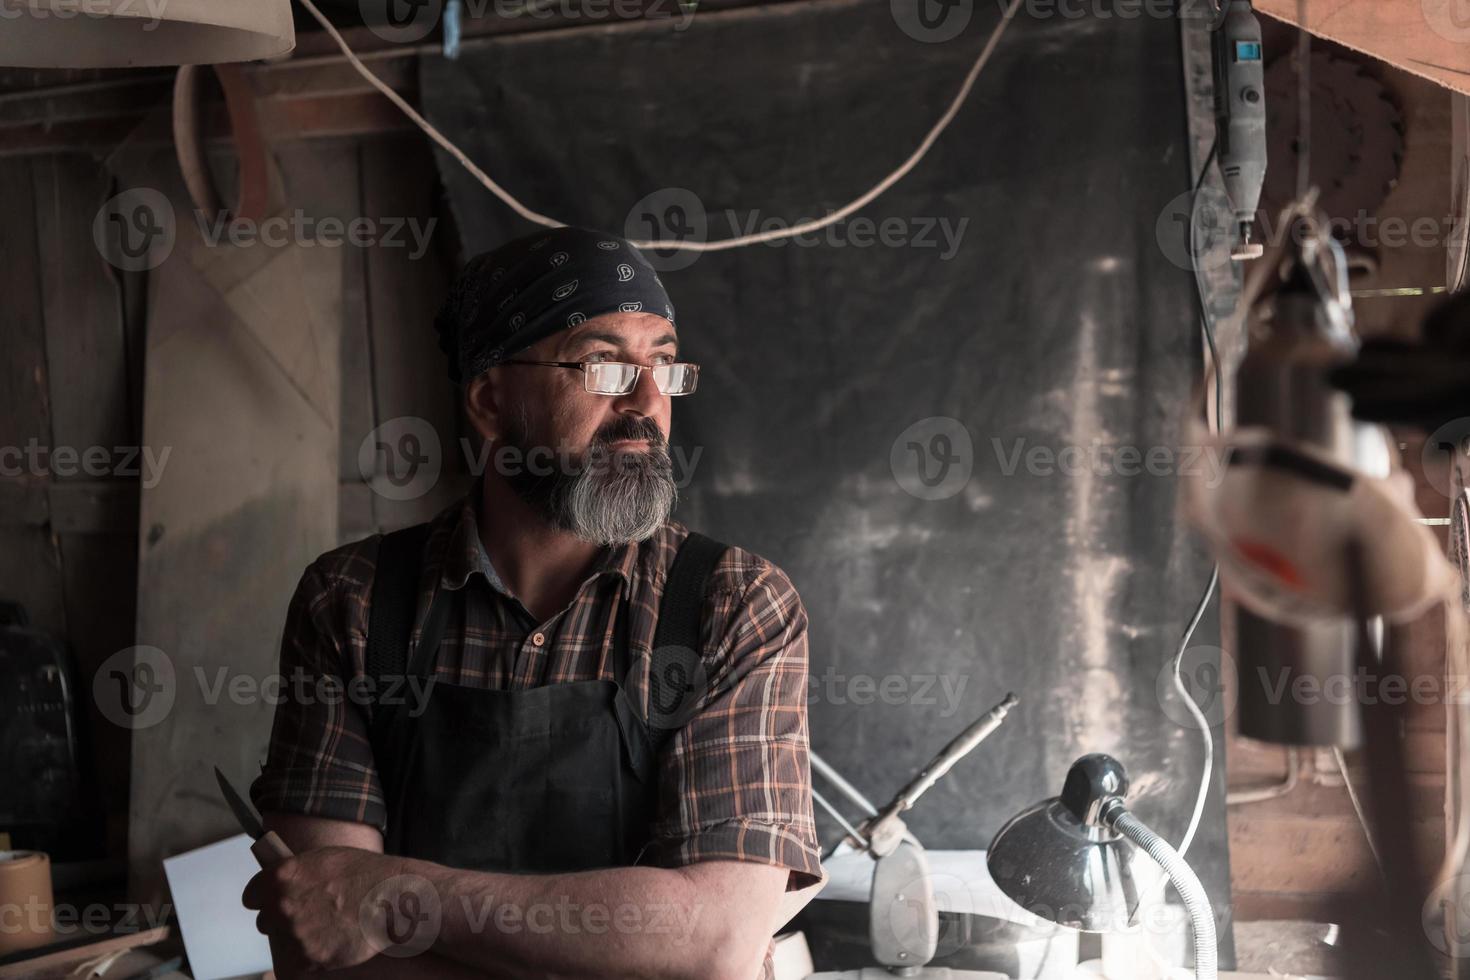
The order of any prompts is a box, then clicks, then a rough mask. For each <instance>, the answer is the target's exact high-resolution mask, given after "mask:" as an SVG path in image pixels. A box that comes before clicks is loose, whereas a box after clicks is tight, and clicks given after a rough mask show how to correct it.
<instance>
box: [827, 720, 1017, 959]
mask: <svg viewBox="0 0 1470 980" xmlns="http://www.w3.org/2000/svg"><path fill="white" fill-rule="evenodd" d="M1016 703H1017V701H1016V696H1015V695H1014V694H1007V695H1006V696H1005V700H1003V701H1001V703H1000V704H998V705H996V706H995V707H994V708H991V709H990V710H989V711H987V712H986V713H985V714H983V715H981V716H980V718H979V719H978V720H976V721H975V722H974V723H973V724H972V725H970V727H968V728H966V729H965V730H964V731H963V732H961V733H960V734H959V735H958V736H957V737H956V738H954V739H953V740H952V741H951V742H950V743H949V744H948V745H946V746H945V747H944V749H943V750H942V751H941V752H940V753H939V754H938V755H936V756H935V757H934V758H933V759H932V760H931V761H930V762H929V764H928V765H926V766H925V767H924V768H923V769H921V770H920V771H919V774H918V775H917V776H915V777H914V778H913V779H912V780H910V781H909V784H908V785H907V786H905V787H904V788H903V789H901V790H900V791H899V792H898V795H897V796H895V797H894V798H893V801H892V802H890V803H889V804H888V805H887V806H885V807H884V808H883V809H882V810H881V811H880V810H877V809H876V808H875V807H874V806H873V805H872V804H871V803H869V802H868V801H867V799H866V798H865V797H864V796H863V795H862V794H861V793H859V792H858V791H857V789H856V788H855V787H853V786H852V784H851V783H849V782H848V781H847V780H845V779H843V778H842V776H841V775H840V774H838V773H837V771H836V770H834V769H833V768H832V767H831V766H829V765H827V763H825V762H824V761H822V760H821V759H820V758H819V757H818V756H817V755H816V754H815V753H813V754H812V769H813V770H814V771H815V772H818V773H820V774H821V775H823V776H825V777H826V778H827V779H828V780H829V781H831V782H832V784H833V785H834V786H836V787H837V788H838V789H839V790H840V791H841V792H842V793H843V794H844V795H846V796H847V797H848V798H849V799H851V800H853V801H854V802H855V803H857V805H858V806H861V807H862V808H863V810H864V811H865V812H867V813H869V814H871V816H870V817H869V818H868V819H867V820H865V821H863V823H862V824H861V825H860V826H858V827H853V826H852V825H851V824H849V823H848V822H847V821H846V820H845V819H843V817H842V815H841V814H840V813H838V812H837V811H836V810H835V808H832V807H831V804H828V803H827V802H826V801H825V800H822V799H821V797H820V796H819V795H817V794H816V793H813V797H814V799H817V800H819V801H821V802H822V803H823V804H824V805H825V806H827V807H828V809H829V811H830V812H831V813H832V815H833V816H834V817H836V818H837V821H838V822H839V823H841V824H842V826H843V828H844V829H846V830H847V831H848V835H849V839H850V840H852V842H853V844H854V845H855V846H856V847H858V848H861V849H863V850H865V851H866V852H867V853H868V855H869V856H870V857H872V859H873V861H874V862H875V865H874V868H873V880H872V884H871V886H870V887H869V891H868V941H869V944H870V946H871V948H872V955H873V959H874V960H875V961H876V962H877V963H878V964H879V966H880V967H882V969H877V970H867V969H865V970H856V971H853V970H850V971H846V972H841V973H814V974H812V975H811V976H810V977H809V978H808V980H869V978H874V977H883V976H889V975H894V976H903V977H910V978H913V980H919V978H932V980H941V978H942V980H982V978H983V977H987V976H993V974H989V973H984V974H982V973H980V972H977V971H972V970H955V969H950V968H948V967H943V968H934V969H929V968H927V966H926V965H927V964H928V963H929V961H930V960H932V959H933V958H934V956H935V954H936V953H937V952H938V947H939V902H938V900H937V898H936V896H935V894H934V881H933V875H932V874H931V873H930V870H929V859H928V857H927V856H926V855H925V853H924V848H923V845H921V844H920V843H919V841H918V840H917V839H916V838H915V837H914V835H913V834H911V833H909V830H908V827H906V826H905V825H904V822H903V821H902V820H901V819H899V814H901V813H903V812H904V811H906V810H908V809H910V808H911V807H912V806H913V805H914V804H915V803H917V802H918V800H919V797H921V796H923V795H924V794H925V793H926V792H928V791H929V788H930V787H932V786H933V785H934V784H935V783H937V782H939V780H940V779H942V778H943V777H944V774H945V773H947V772H949V771H950V769H952V768H954V765H955V763H957V762H959V761H960V760H961V759H963V758H964V757H965V756H967V755H969V754H970V752H972V751H973V750H974V749H975V747H976V746H977V745H979V744H980V743H981V742H983V741H985V739H986V737H987V736H989V735H990V733H991V732H993V731H995V730H996V729H997V728H999V727H1000V724H1001V722H1002V721H1004V720H1005V717H1006V714H1007V713H1008V712H1009V711H1010V710H1011V708H1012V707H1014V706H1015V705H1016Z"/></svg>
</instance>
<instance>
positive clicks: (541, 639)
mask: <svg viewBox="0 0 1470 980" xmlns="http://www.w3.org/2000/svg"><path fill="white" fill-rule="evenodd" d="M531 642H532V643H534V644H535V645H536V646H538V647H539V646H540V645H541V644H543V643H545V642H546V634H545V633H535V634H532V636H531Z"/></svg>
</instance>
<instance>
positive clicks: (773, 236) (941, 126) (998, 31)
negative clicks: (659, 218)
mask: <svg viewBox="0 0 1470 980" xmlns="http://www.w3.org/2000/svg"><path fill="white" fill-rule="evenodd" d="M297 2H298V3H300V4H301V6H303V7H304V8H306V11H307V13H309V14H311V16H312V17H314V18H315V19H316V21H317V23H318V24H320V25H321V26H322V30H323V31H325V32H326V33H327V35H328V36H329V37H331V39H332V40H333V41H335V42H336V44H337V47H338V48H340V49H341V51H342V54H343V56H344V57H346V59H347V61H348V62H349V63H350V64H351V65H352V67H353V68H354V69H356V70H357V73H358V74H359V75H361V76H362V77H363V78H364V79H365V80H366V81H367V83H368V84H369V85H371V86H372V87H373V88H375V89H377V90H378V92H380V93H381V94H382V95H383V97H384V98H386V99H387V100H388V101H389V102H392V103H393V105H394V106H396V107H397V108H398V110H399V111H400V112H402V113H403V114H404V115H406V116H407V117H408V118H409V119H410V120H411V121H412V122H413V124H414V125H416V126H418V128H419V129H421V130H423V131H424V134H425V135H426V136H428V137H429V139H431V140H433V141H434V142H435V143H436V144H438V146H439V147H440V148H441V149H443V150H444V152H446V153H448V154H449V155H450V156H451V157H453V158H454V159H455V160H456V161H458V162H459V164H460V166H462V167H464V168H465V169H466V170H468V171H469V172H470V174H471V175H472V176H473V177H474V178H475V179H476V180H478V181H479V182H480V183H481V184H483V185H484V186H485V187H486V189H488V190H489V191H490V193H492V194H494V195H495V196H496V197H498V198H500V200H501V201H503V202H504V203H505V204H506V205H507V206H508V207H510V209H511V210H512V211H514V212H515V213H516V214H518V215H520V216H521V217H522V218H525V219H526V220H527V221H530V222H532V223H534V224H538V225H543V226H545V227H547V228H561V227H564V224H565V223H564V222H561V221H557V220H556V219H555V218H552V217H549V216H547V215H544V214H541V213H540V212H537V211H533V210H531V209H530V208H528V207H526V205H524V204H522V203H521V202H520V201H519V200H518V199H517V198H516V197H515V196H514V195H513V194H511V193H510V192H509V191H507V190H506V189H505V188H503V187H501V186H500V185H499V184H498V183H496V182H495V180H494V178H492V177H491V176H490V175H489V174H488V173H486V172H485V171H484V170H482V169H481V168H480V167H479V166H478V165H477V164H476V163H475V162H474V161H473V160H471V159H470V158H469V157H468V156H467V155H466V154H465V152H464V151H463V150H461V149H460V148H459V147H458V146H456V145H455V144H454V143H453V142H452V141H451V140H450V139H449V137H447V136H445V135H444V134H443V133H441V132H440V131H439V130H438V129H436V128H435V127H434V124H433V123H431V122H429V121H428V120H427V119H425V118H424V117H423V116H422V115H420V114H419V112H418V110H417V109H415V108H414V107H413V106H411V105H409V104H408V102H407V100H405V99H404V98H403V96H401V95H399V94H398V93H397V92H395V91H394V90H393V89H392V88H391V87H390V86H389V85H387V84H386V83H385V82H384V81H383V80H382V79H381V78H379V77H378V76H377V75H374V74H373V73H372V72H371V71H370V70H368V67H367V65H365V64H363V62H362V59H360V58H359V57H358V56H357V54H356V53H355V52H354V51H353V50H352V48H351V46H349V45H348V43H347V41H346V39H345V38H343V37H342V34H341V32H339V31H338V30H337V28H336V27H335V26H334V25H333V24H332V22H331V21H330V20H328V19H327V17H326V15H325V14H323V13H322V12H321V10H320V9H318V7H317V5H316V4H315V3H313V2H312V0H297ZM1020 6H1021V0H1010V3H1009V4H1007V5H1006V8H1005V11H1004V13H1002V14H1001V18H1000V22H999V23H998V24H996V25H995V29H994V30H993V31H991V33H990V38H989V39H988V40H987V41H986V42H985V47H984V48H983V49H982V50H981V52H980V55H979V57H977V58H976V59H975V62H974V64H973V65H971V67H970V71H969V73H968V74H967V75H966V76H965V80H964V82H963V83H961V85H960V88H959V91H958V92H957V93H956V94H955V97H954V99H953V100H952V101H951V102H950V104H949V108H948V109H946V110H945V112H944V114H943V115H942V116H940V117H939V121H938V122H936V123H935V124H934V126H933V127H932V128H931V129H930V130H929V132H928V134H927V135H926V136H925V137H924V139H923V140H922V141H920V143H919V146H918V148H917V149H915V150H914V151H913V153H911V154H910V155H909V157H908V159H907V160H905V161H904V162H903V163H901V164H899V165H898V167H897V168H896V169H894V170H893V172H892V173H890V174H888V176H886V177H884V178H883V179H882V180H880V181H879V182H878V183H877V184H875V185H873V187H871V188H869V189H868V190H867V191H866V192H865V193H863V194H861V195H859V196H858V197H856V198H854V199H853V200H851V201H849V202H848V203H847V204H844V205H843V206H842V207H840V208H838V209H837V210H835V211H832V212H831V213H829V214H827V215H826V216H825V217H822V218H816V219H813V220H811V221H803V222H801V223H800V224H796V225H792V226H790V227H788V228H775V229H771V230H770V231H762V232H756V233H754V234H750V235H738V236H736V237H734V238H722V239H717V240H715V241H707V242H701V241H679V240H668V239H652V240H635V241H633V243H632V244H633V245H634V246H635V247H636V248H641V249H679V250H681V251H686V252H719V251H724V250H725V249H731V248H740V247H742V246H746V245H755V244H758V243H760V242H770V241H776V240H779V239H782V238H795V237H796V236H798V235H805V234H808V233H810V232H813V231H817V230H819V229H822V228H825V227H827V226H828V225H832V224H836V223H837V222H839V221H841V220H842V219H843V218H846V217H847V216H848V215H850V214H852V213H853V212H855V211H857V210H859V209H861V208H863V207H866V206H867V205H868V204H870V203H872V201H873V200H874V199H876V198H877V197H878V196H879V195H880V194H882V193H883V192H884V191H886V190H888V188H890V187H892V186H893V185H894V184H896V183H898V181H900V180H902V179H903V178H904V177H905V176H906V175H907V174H908V173H909V171H911V170H913V169H914V167H915V166H917V165H918V163H919V161H920V160H922V159H923V158H924V157H925V155H927V154H928V152H929V150H930V148H931V147H932V146H933V145H934V143H935V141H937V140H938V139H939V137H940V135H941V134H943V133H944V131H945V130H946V129H948V128H949V124H950V123H951V122H952V121H953V120H954V118H955V116H956V115H958V114H959V111H960V107H961V106H962V105H964V102H965V99H966V98H968V96H969V94H970V90H971V89H972V88H973V87H974V85H975V80H976V79H977V78H979V77H980V72H981V71H983V70H984V69H985V66H986V64H988V63H989V61H990V56H991V54H993V53H994V51H995V47H996V45H997V44H999V43H1000V39H1001V37H1002V36H1004V34H1005V31H1006V28H1007V27H1009V26H1010V23H1011V21H1012V20H1014V19H1015V16H1016V10H1017V9H1018V8H1019V7H1020Z"/></svg>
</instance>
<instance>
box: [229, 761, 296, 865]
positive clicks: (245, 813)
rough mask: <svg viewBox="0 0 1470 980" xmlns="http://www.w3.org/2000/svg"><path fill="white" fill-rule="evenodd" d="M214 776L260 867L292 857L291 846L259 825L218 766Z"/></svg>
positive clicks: (257, 818)
mask: <svg viewBox="0 0 1470 980" xmlns="http://www.w3.org/2000/svg"><path fill="white" fill-rule="evenodd" d="M214 778H215V779H217V780H218V781H219V791H220V792H221V793H223V794H224V797H225V802H226V803H228V804H229V805H230V812H231V813H233V814H234V815H235V819H236V820H238V821H239V822H240V829H241V830H243V831H245V833H247V834H249V835H250V838H251V840H253V841H254V842H255V843H253V844H251V845H250V853H251V854H254V855H255V860H257V861H259V862H260V866H261V867H262V868H273V867H275V866H276V865H278V864H280V863H281V862H282V861H284V860H286V859H287V858H289V857H293V856H294V855H292V853H291V848H289V847H287V846H286V842H285V841H283V840H281V838H280V837H278V836H277V835H276V832H275V831H274V830H271V831H267V830H266V829H265V828H264V827H262V826H261V825H260V818H259V817H257V816H256V815H255V811H254V810H252V809H251V808H250V804H249V803H246V802H245V799H244V797H242V796H241V795H240V794H239V793H236V792H235V787H233V786H231V785H230V781H229V780H228V779H226V778H225V774H224V773H222V772H220V771H219V766H215V767H214Z"/></svg>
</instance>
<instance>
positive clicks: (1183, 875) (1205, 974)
mask: <svg viewBox="0 0 1470 980" xmlns="http://www.w3.org/2000/svg"><path fill="white" fill-rule="evenodd" d="M1103 820H1104V821H1105V822H1106V823H1107V824H1108V826H1110V827H1112V828H1113V829H1114V830H1116V831H1117V832H1118V833H1120V834H1122V835H1123V836H1124V837H1126V838H1128V839H1129V840H1130V841H1132V842H1133V843H1134V844H1135V845H1137V846H1138V848H1139V850H1141V851H1143V852H1144V853H1146V854H1147V855H1148V856H1149V857H1151V858H1153V859H1154V860H1155V861H1156V862H1158V865H1159V867H1161V868H1163V869H1164V873H1165V874H1166V875H1168V876H1169V880H1170V881H1171V882H1173V883H1174V888H1175V890H1177V891H1178V892H1179V897H1180V898H1181V899H1183V900H1184V909H1185V911H1187V912H1188V913H1189V921H1190V924H1191V925H1193V926H1194V975H1195V978H1196V980H1216V971H1217V969H1218V968H1217V966H1216V961H1215V913H1214V910H1213V909H1211V908H1210V897H1209V896H1208V895H1206V894H1205V886H1204V885H1202V884H1200V880H1199V878H1198V877H1197V876H1196V875H1195V873H1194V869H1193V868H1191V867H1190V866H1189V865H1188V864H1187V863H1185V860H1184V858H1182V857H1180V856H1179V852H1178V851H1176V850H1174V848H1172V847H1170V846H1169V842H1168V841H1166V840H1164V839H1163V838H1162V837H1160V836H1159V835H1158V834H1156V833H1154V832H1153V831H1152V830H1149V829H1148V828H1147V827H1146V826H1144V825H1143V823H1142V821H1140V820H1139V819H1138V818H1137V817H1135V816H1134V815H1133V814H1131V813H1129V812H1128V811H1127V810H1126V809H1125V808H1124V807H1123V804H1122V803H1120V802H1114V803H1113V805H1111V806H1110V807H1108V808H1107V810H1106V811H1105V812H1104V814H1103Z"/></svg>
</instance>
